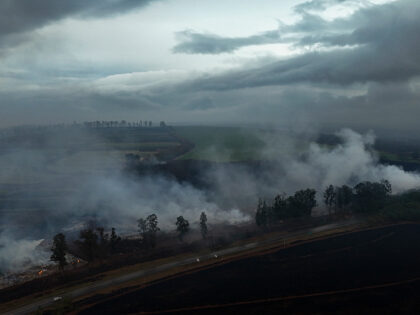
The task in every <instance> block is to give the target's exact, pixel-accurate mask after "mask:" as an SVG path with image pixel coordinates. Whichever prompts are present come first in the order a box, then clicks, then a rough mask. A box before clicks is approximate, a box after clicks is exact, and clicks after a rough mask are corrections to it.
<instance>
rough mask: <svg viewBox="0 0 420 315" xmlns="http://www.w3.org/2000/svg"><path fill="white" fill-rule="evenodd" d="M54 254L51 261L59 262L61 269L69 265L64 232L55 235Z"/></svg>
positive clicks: (52, 249)
mask: <svg viewBox="0 0 420 315" xmlns="http://www.w3.org/2000/svg"><path fill="white" fill-rule="evenodd" d="M51 251H52V255H51V258H50V259H51V261H54V262H57V263H58V269H59V270H60V271H63V270H64V267H65V266H66V265H67V260H66V251H67V243H66V237H65V235H64V234H63V233H58V234H57V235H56V236H54V240H53V246H52V248H51Z"/></svg>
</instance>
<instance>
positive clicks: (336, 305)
mask: <svg viewBox="0 0 420 315" xmlns="http://www.w3.org/2000/svg"><path fill="white" fill-rule="evenodd" d="M419 241H420V225H418V224H406V225H396V226H389V227H383V228H377V229H372V230H366V231H360V232H353V233H349V234H343V235H339V236H335V237H331V238H326V239H323V240H318V241H316V240H315V241H312V242H308V243H304V244H302V245H296V246H292V247H289V248H286V249H280V250H277V251H274V252H272V253H269V254H264V255H256V256H251V257H249V258H244V259H241V260H237V261H231V262H227V263H225V264H221V265H219V266H216V267H213V268H209V269H205V270H201V271H198V272H196V273H191V274H186V275H182V276H179V277H175V278H172V279H168V280H166V281H161V282H157V283H155V284H152V285H150V286H148V287H145V288H143V289H137V290H133V291H130V292H127V293H125V294H121V295H118V296H115V297H113V298H112V297H111V298H107V299H106V300H104V301H103V302H99V303H98V304H96V305H93V306H91V307H90V308H88V309H86V310H85V311H84V313H86V314H88V313H89V314H91V313H101V314H111V313H115V312H118V313H120V314H125V313H137V312H165V311H171V312H172V311H173V312H182V313H187V312H188V313H194V312H206V313H211V314H221V313H232V314H235V313H236V314H237V313H243V312H246V313H254V314H261V313H264V312H270V311H271V312H273V311H277V312H280V311H282V310H287V311H288V312H292V313H293V312H295V311H296V310H299V311H300V312H302V313H308V312H315V313H317V312H327V313H328V312H329V313H331V314H333V313H334V312H337V311H340V312H344V313H346V314H347V313H348V314H352V313H354V312H353V311H355V307H357V311H362V312H364V313H366V312H367V311H373V310H375V303H378V301H380V303H379V304H380V305H381V308H380V309H378V310H379V313H381V312H382V313H383V312H384V311H385V313H387V312H388V313H389V312H391V313H392V310H394V311H395V310H398V309H401V310H403V309H405V310H407V311H408V312H409V313H411V312H413V313H416V312H418V311H419V309H420V308H419V307H420V305H419V304H420V303H419V300H418V296H416V294H418V289H419V281H420V269H419V268H418V266H419V264H420V251H419V248H418V242H419ZM413 289H414V290H415V291H412V290H413ZM388 297H391V298H388ZM353 298H354V299H357V300H358V301H359V302H358V303H357V306H355V305H354V304H352V302H351V301H352V299H353ZM369 298H372V300H369ZM294 307H295V308H294ZM82 313H83V312H82Z"/></svg>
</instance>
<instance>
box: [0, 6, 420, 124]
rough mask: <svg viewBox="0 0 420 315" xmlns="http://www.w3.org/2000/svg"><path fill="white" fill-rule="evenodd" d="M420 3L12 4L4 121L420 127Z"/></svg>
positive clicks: (6, 23)
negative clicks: (159, 121)
mask: <svg viewBox="0 0 420 315" xmlns="http://www.w3.org/2000/svg"><path fill="white" fill-rule="evenodd" d="M419 16H420V1H419V0H396V1H390V0H309V1H302V0H282V1H280V0H258V1H257V0H255V1H243V0H223V1H222V0H220V1H219V0H213V1H196V0H72V1H68V0H1V1H0V126H9V125H15V124H30V123H36V124H38V123H55V122H72V121H86V120H105V119H113V120H116V119H118V120H120V119H126V120H140V119H152V120H166V121H169V122H197V123H198V122H200V123H203V122H208V123H215V122H217V123H266V122H270V123H275V124H278V125H279V126H282V125H290V124H292V125H297V126H298V125H307V124H311V125H314V126H349V127H354V126H356V127H357V126H361V127H371V128H373V129H375V128H385V129H398V130H416V131H420V127H419V126H420V123H419V121H418V120H419V117H420V115H419V114H420V104H419V100H420V98H419V96H420V80H419V75H420V18H419Z"/></svg>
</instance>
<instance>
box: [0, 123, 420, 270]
mask: <svg viewBox="0 0 420 315" xmlns="http://www.w3.org/2000/svg"><path fill="white" fill-rule="evenodd" d="M337 135H338V136H339V137H340V138H341V139H342V142H341V144H339V145H337V146H334V147H326V146H321V145H319V144H317V143H314V142H312V143H310V144H309V145H303V144H302V141H301V140H299V141H296V139H293V138H292V137H284V136H278V135H274V136H270V137H269V138H267V137H266V136H264V137H263V140H264V142H265V143H266V149H265V150H264V151H263V157H264V159H265V160H269V163H262V166H259V167H254V166H252V165H251V166H250V165H247V164H245V165H243V164H236V165H229V166H226V167H220V165H216V166H214V167H211V168H210V169H207V170H205V171H203V174H202V177H203V178H204V179H205V180H206V181H208V182H210V183H211V185H210V189H203V188H198V187H195V186H193V185H192V184H189V183H180V182H178V181H176V180H175V179H172V178H170V177H165V176H162V175H151V174H149V175H145V176H140V177H139V176H134V175H133V176H131V175H128V174H127V173H124V172H122V170H121V169H122V163H121V159H117V158H115V157H113V156H109V155H106V154H104V152H103V151H98V152H97V153H95V152H94V151H92V152H91V153H90V155H89V159H86V156H80V154H79V153H72V154H69V153H67V152H64V153H63V152H61V153H60V154H52V153H51V152H54V150H51V149H50V147H49V146H47V147H42V148H39V149H36V150H35V149H28V148H15V149H14V150H13V151H12V152H9V153H7V154H3V155H1V156H0V164H1V165H2V166H4V169H6V170H7V172H6V171H5V172H3V173H2V174H0V184H2V185H3V184H4V183H8V184H7V185H6V184H4V185H3V186H4V187H6V188H4V187H3V186H2V187H3V188H1V189H0V194H1V196H2V198H3V200H6V199H7V200H12V201H13V200H14V199H19V200H20V199H22V200H23V201H22V202H23V203H22V204H20V203H17V207H18V209H19V210H17V209H8V208H7V206H4V207H3V208H2V209H0V220H1V221H0V242H1V243H0V271H1V270H10V268H11V266H15V267H17V269H19V268H21V266H24V265H25V262H28V261H30V262H31V261H32V262H36V261H38V258H39V257H38V256H37V255H38V254H37V253H35V252H34V250H33V249H34V244H37V241H35V240H38V239H40V238H52V236H53V235H54V234H55V233H58V232H60V231H63V230H64V231H67V232H70V231H74V232H75V233H77V229H80V227H82V226H83V223H85V222H87V221H89V220H91V219H94V220H96V221H97V222H98V223H99V224H102V225H104V226H106V227H108V228H110V227H116V228H117V232H119V233H135V232H136V230H137V222H136V221H137V219H139V218H141V217H146V216H147V215H149V214H152V213H156V214H157V215H158V219H159V226H160V228H161V229H162V230H174V229H175V221H176V217H177V216H179V215H182V216H184V217H185V218H186V219H188V220H189V221H190V223H191V224H192V226H194V225H196V224H197V221H198V219H199V216H200V213H201V212H202V211H204V212H206V214H207V216H208V220H209V221H208V222H209V223H210V224H217V223H223V222H228V223H232V224H235V223H240V222H246V221H249V220H252V218H253V211H254V209H255V205H256V202H257V200H258V197H264V198H273V197H274V196H275V195H277V194H280V193H283V192H285V193H288V194H292V193H294V191H296V190H298V189H304V188H314V189H317V190H318V193H319V194H320V193H321V192H322V190H323V189H325V187H326V186H327V185H329V184H333V185H343V184H347V185H350V186H353V185H355V184H357V183H358V182H361V181H366V180H369V181H380V180H382V179H387V180H388V181H389V182H390V183H391V184H392V187H393V192H394V193H400V192H403V191H405V190H407V189H413V188H420V175H419V174H417V173H410V172H406V171H404V170H402V169H401V168H399V167H396V166H391V165H381V164H379V163H378V159H377V157H376V155H375V153H374V151H373V150H372V145H373V143H374V140H375V138H374V136H373V134H371V133H368V134H366V135H361V134H358V133H356V132H354V131H352V130H349V129H344V130H341V131H340V132H339V133H338V134H337ZM78 136H83V135H78ZM88 138H89V139H91V138H92V137H91V136H89V137H88ZM94 141H96V142H98V141H97V140H94ZM85 142H86V141H85ZM54 145H55V143H54V144H53V147H54ZM223 154H226V152H224V153H223ZM104 165H105V166H104ZM14 181H18V182H17V183H16V184H13V185H10V183H11V182H14ZM22 183H23V184H25V183H26V184H27V185H26V186H28V187H29V188H28V187H26V186H25V185H22ZM29 184H31V185H29ZM9 187H12V188H10V189H9ZM25 187H26V188H25ZM3 190H4V191H3ZM32 190H34V191H35V192H33V191H32ZM22 191H24V192H22ZM33 195H35V196H38V197H39V195H42V198H38V199H37V202H40V205H39V206H33V208H31V209H28V205H29V206H31V205H32V201H31V200H32V199H31V198H33ZM22 196H24V198H22ZM319 201H320V200H319ZM19 202H20V201H19ZM319 203H321V202H319ZM15 205H16V204H15ZM37 207H38V208H37ZM321 210H322V209H321ZM21 213H22V214H21ZM6 227H7V229H8V231H9V232H8V233H7V234H6V233H5V232H4V231H5V229H6ZM13 248H16V249H17V250H11V249H13ZM44 258H45V257H44Z"/></svg>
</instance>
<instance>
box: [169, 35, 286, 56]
mask: <svg viewBox="0 0 420 315" xmlns="http://www.w3.org/2000/svg"><path fill="white" fill-rule="evenodd" d="M177 37H178V38H179V39H180V40H181V43H179V44H178V45H176V46H175V47H174V48H173V50H172V51H173V52H175V53H188V54H220V53H227V52H233V51H235V50H237V49H238V48H240V47H244V46H250V45H261V44H270V43H276V42H278V40H279V39H278V38H279V36H278V31H277V30H273V31H268V32H265V33H262V34H259V35H254V36H249V37H238V38H228V37H220V36H217V35H212V34H200V33H196V32H193V31H183V32H179V33H177Z"/></svg>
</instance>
